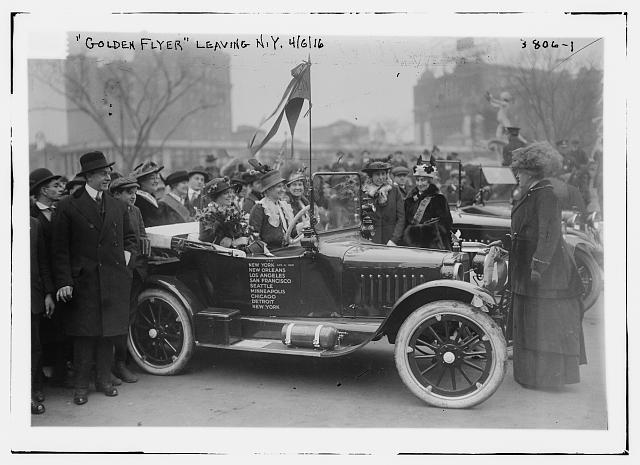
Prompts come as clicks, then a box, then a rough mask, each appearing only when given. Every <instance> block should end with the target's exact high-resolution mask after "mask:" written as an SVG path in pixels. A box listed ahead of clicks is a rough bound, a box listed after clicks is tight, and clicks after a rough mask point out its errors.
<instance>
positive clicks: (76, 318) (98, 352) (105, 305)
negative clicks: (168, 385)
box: [52, 152, 137, 405]
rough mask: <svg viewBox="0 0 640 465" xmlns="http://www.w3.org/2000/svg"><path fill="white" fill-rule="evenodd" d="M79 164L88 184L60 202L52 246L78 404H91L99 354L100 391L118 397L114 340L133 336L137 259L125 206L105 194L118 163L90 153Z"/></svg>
mask: <svg viewBox="0 0 640 465" xmlns="http://www.w3.org/2000/svg"><path fill="white" fill-rule="evenodd" d="M80 164H81V165H82V173H83V174H84V175H85V176H86V179H87V183H86V185H85V187H84V188H83V189H79V190H78V191H76V192H74V193H73V194H72V195H70V196H68V197H67V198H65V199H63V200H61V201H60V202H59V203H58V209H57V214H56V216H55V218H54V224H53V243H52V247H53V269H54V279H55V286H56V288H57V289H58V291H57V293H56V298H57V299H58V300H62V301H64V302H70V305H68V308H66V309H65V319H64V320H65V330H66V332H67V334H68V335H70V336H73V337H74V364H75V365H76V370H77V376H76V380H75V393H74V402H75V403H76V404H78V405H81V404H84V403H86V402H87V396H88V388H89V381H90V372H91V365H92V362H93V361H94V351H95V363H96V390H97V391H101V392H104V393H105V394H106V395H107V396H115V395H117V394H118V391H117V390H116V389H115V388H114V387H113V385H112V384H111V374H110V373H111V364H112V361H113V341H112V339H111V338H112V337H113V336H121V335H122V334H126V333H127V331H128V324H129V292H130V287H131V279H132V267H133V264H134V263H135V256H136V254H137V244H136V236H135V234H134V231H133V229H132V226H131V222H130V221H129V215H128V212H127V209H126V206H125V205H124V204H123V203H122V202H118V201H117V200H115V199H113V198H112V197H110V196H109V195H107V194H105V193H104V192H105V191H106V190H107V189H108V187H109V181H110V175H109V173H110V171H111V166H112V165H113V163H108V162H107V160H106V159H105V156H104V155H103V154H102V152H90V153H87V154H84V155H83V156H82V157H81V158H80Z"/></svg>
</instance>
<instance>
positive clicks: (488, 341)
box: [395, 300, 507, 408]
mask: <svg viewBox="0 0 640 465" xmlns="http://www.w3.org/2000/svg"><path fill="white" fill-rule="evenodd" d="M506 360H507V348H506V342H505V339H504V336H503V335H502V331H501V330H500V328H499V327H498V325H497V324H496V323H495V322H494V321H493V320H492V319H491V318H490V317H489V316H488V315H486V314H485V313H482V312H480V311H478V310H474V309H473V308H472V307H471V306H470V305H468V304H465V303H463V302H458V301H451V300H441V301H436V302H431V303H429V304H426V305H424V306H422V307H420V308H418V309H417V310H415V311H414V312H413V313H411V315H409V317H408V318H407V319H406V320H405V321H404V323H403V324H402V326H401V327H400V330H399V331H398V335H397V337H396V342H395V362H396V367H397V369H398V373H399V374H400V378H401V379H402V381H403V382H404V384H405V385H406V386H407V387H408V388H409V390H410V391H411V392H413V393H414V394H415V395H416V396H418V397H419V398H420V399H422V400H423V401H425V402H426V403H428V404H429V405H432V406H435V407H441V408H468V407H473V406H474V405H477V404H479V403H481V402H484V401H485V400H486V399H488V398H489V397H490V396H491V395H492V394H493V393H494V392H495V391H496V390H497V389H498V386H500V383H501V382H502V380H503V378H504V375H505V365H506Z"/></svg>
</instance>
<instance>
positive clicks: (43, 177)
mask: <svg viewBox="0 0 640 465" xmlns="http://www.w3.org/2000/svg"><path fill="white" fill-rule="evenodd" d="M60 177H61V176H59V175H57V174H53V173H52V172H51V171H49V170H48V169H46V168H38V169H37V170H33V171H32V172H31V173H30V174H29V195H34V194H35V193H36V192H37V191H38V188H39V187H41V186H42V185H43V184H45V183H47V182H49V181H51V180H53V179H60Z"/></svg>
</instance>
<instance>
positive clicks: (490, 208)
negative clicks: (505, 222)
mask: <svg viewBox="0 0 640 465" xmlns="http://www.w3.org/2000/svg"><path fill="white" fill-rule="evenodd" d="M460 210H461V211H463V212H465V213H471V214H475V215H488V216H499V217H502V218H510V217H511V205H509V204H506V203H505V204H495V205H468V206H466V207H461V209H460Z"/></svg>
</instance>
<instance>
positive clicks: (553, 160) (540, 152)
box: [511, 142, 562, 176]
mask: <svg viewBox="0 0 640 465" xmlns="http://www.w3.org/2000/svg"><path fill="white" fill-rule="evenodd" d="M561 166H562V155H560V154H559V153H558V151H557V150H556V149H554V148H553V147H552V146H551V144H549V143H548V142H534V143H532V144H529V145H526V146H524V147H521V148H519V149H516V150H514V151H513V159H512V162H511V168H513V169H516V170H527V171H532V172H535V173H540V174H542V175H545V176H547V175H550V174H552V173H554V172H556V171H557V170H558V169H559V168H560V167H561Z"/></svg>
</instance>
